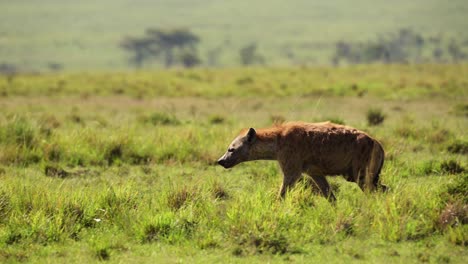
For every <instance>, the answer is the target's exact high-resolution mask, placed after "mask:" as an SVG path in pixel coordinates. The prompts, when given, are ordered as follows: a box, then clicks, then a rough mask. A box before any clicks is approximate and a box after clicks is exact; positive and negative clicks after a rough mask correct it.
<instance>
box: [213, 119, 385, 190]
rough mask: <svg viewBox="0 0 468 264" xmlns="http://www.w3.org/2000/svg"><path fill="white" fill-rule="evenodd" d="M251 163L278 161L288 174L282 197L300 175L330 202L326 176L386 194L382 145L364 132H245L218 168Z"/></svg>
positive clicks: (329, 127) (300, 127)
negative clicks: (380, 189) (252, 161)
mask: <svg viewBox="0 0 468 264" xmlns="http://www.w3.org/2000/svg"><path fill="white" fill-rule="evenodd" d="M250 160H278V162H279V164H280V166H281V169H282V171H283V174H284V177H283V185H282V187H281V190H280V196H281V197H284V195H285V193H286V191H287V190H288V189H289V188H291V187H292V186H293V185H294V184H295V183H296V181H297V180H298V179H299V178H300V177H301V175H302V173H306V174H308V175H309V176H310V177H311V178H312V179H313V181H314V182H315V184H316V185H317V187H318V188H319V189H320V190H321V192H322V193H323V195H325V196H326V197H329V198H330V199H335V197H334V195H333V193H332V191H331V190H330V186H329V184H328V182H327V180H326V178H325V176H326V175H330V176H332V175H343V176H344V177H345V179H346V180H348V181H352V182H356V183H357V184H358V185H359V187H361V189H363V190H375V189H377V188H382V189H384V190H385V189H386V187H385V186H384V185H381V184H380V183H379V174H380V170H381V168H382V166H383V162H384V151H383V148H382V146H381V144H380V143H379V142H378V141H377V140H375V139H373V138H371V137H370V136H369V135H367V134H366V133H364V132H362V131H359V130H357V129H355V128H352V127H348V126H342V125H338V124H333V123H330V122H323V123H304V122H291V123H285V124H281V125H277V126H274V127H271V128H265V129H259V130H257V131H255V130H254V129H245V130H242V131H241V133H240V135H239V136H238V137H237V138H236V139H235V140H234V141H233V142H232V144H231V146H230V149H229V151H228V152H226V154H225V155H224V156H223V157H221V158H220V159H219V160H218V163H219V164H220V165H222V166H224V167H226V168H230V167H233V166H235V165H236V164H238V163H241V162H245V161H250Z"/></svg>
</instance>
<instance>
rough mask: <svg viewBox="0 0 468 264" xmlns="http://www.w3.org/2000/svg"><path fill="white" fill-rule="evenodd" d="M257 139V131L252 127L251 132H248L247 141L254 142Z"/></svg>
mask: <svg viewBox="0 0 468 264" xmlns="http://www.w3.org/2000/svg"><path fill="white" fill-rule="evenodd" d="M255 139H257V131H255V129H253V128H250V129H249V132H247V142H249V143H253V142H254V141H255Z"/></svg>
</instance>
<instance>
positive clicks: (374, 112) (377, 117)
mask: <svg viewBox="0 0 468 264" xmlns="http://www.w3.org/2000/svg"><path fill="white" fill-rule="evenodd" d="M384 120H385V115H384V114H383V112H382V110H381V109H378V108H370V109H369V110H367V123H368V124H369V125H370V126H377V125H380V124H382V123H383V121H384Z"/></svg>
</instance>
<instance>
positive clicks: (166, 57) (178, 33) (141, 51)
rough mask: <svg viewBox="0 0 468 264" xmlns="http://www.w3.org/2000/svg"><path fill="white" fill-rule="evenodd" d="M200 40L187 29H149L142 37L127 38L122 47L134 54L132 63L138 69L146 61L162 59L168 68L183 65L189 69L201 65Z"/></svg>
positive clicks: (121, 44)
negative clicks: (199, 55)
mask: <svg viewBox="0 0 468 264" xmlns="http://www.w3.org/2000/svg"><path fill="white" fill-rule="evenodd" d="M199 41H200V39H199V37H198V36H196V35H195V34H193V33H191V32H190V31H188V30H185V29H175V30H160V29H148V30H146V32H145V35H144V36H142V37H126V38H124V39H123V40H122V42H121V43H120V46H121V47H122V48H123V49H125V50H127V51H129V52H131V53H133V56H132V57H131V59H130V62H131V63H132V64H133V65H135V66H136V67H137V68H140V67H141V66H143V64H144V63H145V62H146V61H149V60H153V59H155V58H162V59H163V61H164V65H165V66H166V67H171V66H173V65H174V64H176V63H181V64H183V65H184V66H187V67H193V66H195V65H197V64H200V63H201V61H200V59H199V57H198V54H197V49H196V47H197V44H198V43H199Z"/></svg>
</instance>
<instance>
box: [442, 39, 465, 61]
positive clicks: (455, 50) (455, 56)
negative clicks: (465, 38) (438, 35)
mask: <svg viewBox="0 0 468 264" xmlns="http://www.w3.org/2000/svg"><path fill="white" fill-rule="evenodd" d="M447 52H448V53H449V54H450V56H451V57H452V60H453V61H454V62H458V61H460V60H463V59H465V58H466V57H467V55H466V54H465V53H464V52H463V50H462V49H461V47H460V45H458V43H456V42H455V40H453V39H452V40H451V41H450V43H449V45H448V46H447Z"/></svg>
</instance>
